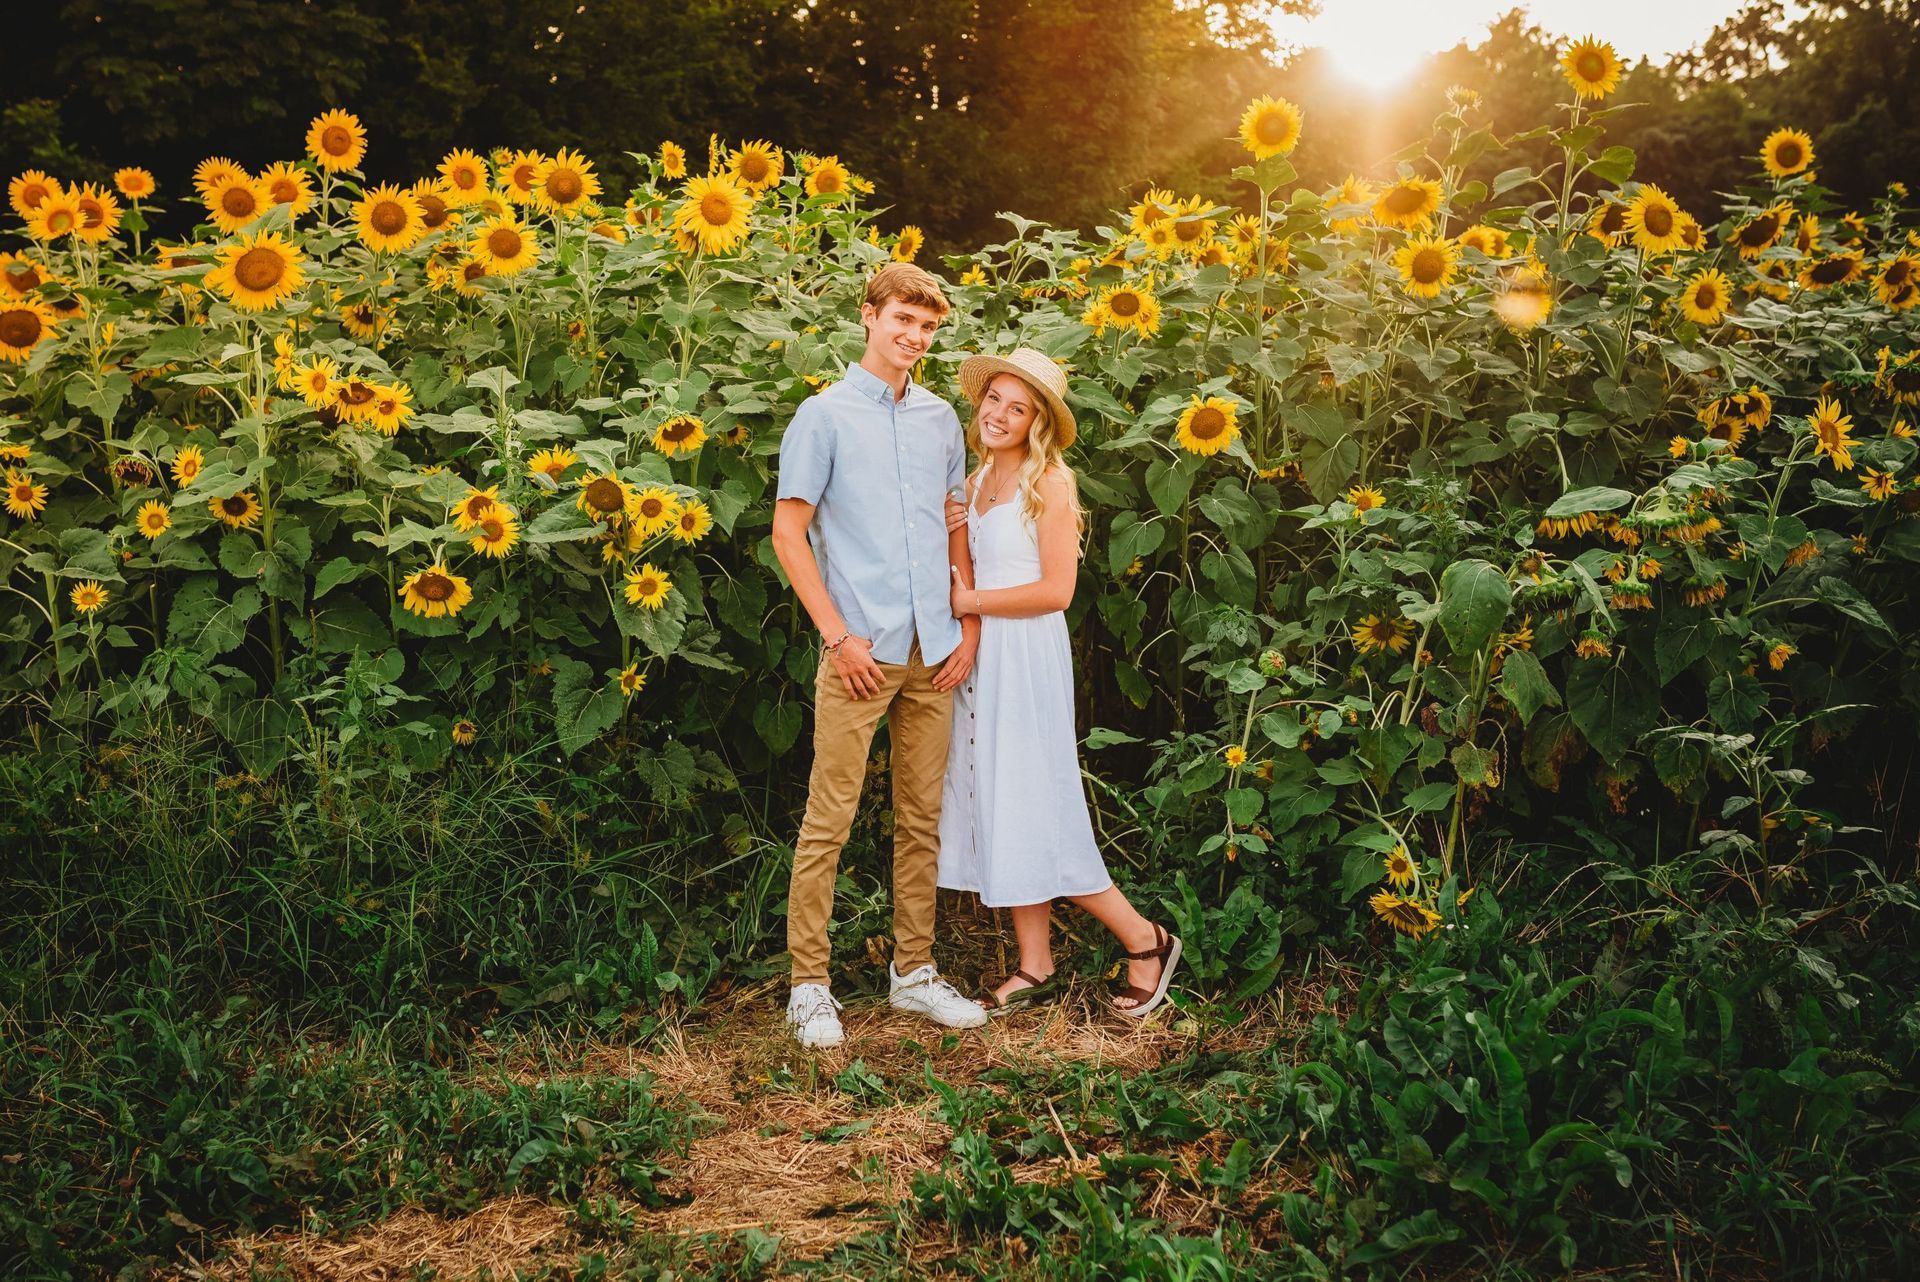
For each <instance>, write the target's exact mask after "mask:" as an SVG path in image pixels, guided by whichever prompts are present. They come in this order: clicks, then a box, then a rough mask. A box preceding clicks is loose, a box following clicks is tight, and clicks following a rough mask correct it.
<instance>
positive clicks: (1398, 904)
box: [1367, 890, 1440, 939]
mask: <svg viewBox="0 0 1920 1282" xmlns="http://www.w3.org/2000/svg"><path fill="white" fill-rule="evenodd" d="M1367 905H1368V907H1370V908H1372V909H1373V915H1374V916H1376V917H1378V918H1379V919H1380V920H1381V921H1383V922H1385V923H1386V924H1387V925H1389V926H1391V927H1392V928H1393V929H1394V930H1395V931H1397V932H1399V933H1400V934H1402V935H1406V936H1407V937H1408V938H1410V939H1419V938H1420V937H1421V936H1422V935H1426V934H1429V933H1431V932H1432V931H1433V929H1434V927H1436V926H1438V925H1439V924H1440V914H1439V913H1437V912H1435V911H1434V910H1433V909H1431V908H1429V907H1427V905H1426V904H1424V903H1422V902H1420V901H1419V900H1417V899H1407V898H1403V897H1401V896H1399V895H1396V894H1394V893H1393V892H1392V891H1390V890H1381V891H1376V892H1375V893H1374V894H1373V895H1372V896H1370V897H1369V898H1368V899H1367Z"/></svg>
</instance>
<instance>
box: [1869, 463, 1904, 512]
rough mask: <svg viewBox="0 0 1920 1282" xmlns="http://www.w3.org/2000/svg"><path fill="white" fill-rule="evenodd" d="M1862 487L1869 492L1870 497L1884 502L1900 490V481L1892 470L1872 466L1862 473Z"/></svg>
mask: <svg viewBox="0 0 1920 1282" xmlns="http://www.w3.org/2000/svg"><path fill="white" fill-rule="evenodd" d="M1860 488H1861V489H1863V490H1865V491H1866V492H1867V495H1868V497H1869V498H1875V499H1878V500H1880V501H1881V502H1883V503H1884V502H1885V501H1886V500H1888V499H1890V498H1892V497H1893V496H1894V495H1895V494H1897V493H1899V492H1900V482H1899V481H1897V480H1895V479H1894V476H1893V474H1892V473H1891V472H1882V471H1880V470H1879V469H1878V468H1872V467H1870V468H1867V469H1866V470H1865V471H1863V472H1862V473H1861V474H1860Z"/></svg>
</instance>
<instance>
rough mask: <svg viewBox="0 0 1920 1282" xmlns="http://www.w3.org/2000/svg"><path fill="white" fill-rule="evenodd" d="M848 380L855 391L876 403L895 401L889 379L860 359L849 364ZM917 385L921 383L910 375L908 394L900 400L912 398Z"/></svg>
mask: <svg viewBox="0 0 1920 1282" xmlns="http://www.w3.org/2000/svg"><path fill="white" fill-rule="evenodd" d="M847 382H848V383H849V384H851V385H852V386H853V390H854V391H856V392H859V393H860V394H861V395H862V396H864V397H866V398H867V399H868V400H870V401H873V402H875V403H876V404H879V405H891V404H893V403H894V401H893V388H892V387H890V386H888V384H887V380H885V379H884V378H881V377H880V376H879V375H878V374H875V373H874V372H873V371H872V370H869V369H868V368H867V367H866V366H864V365H862V364H861V363H860V362H858V361H854V362H853V363H852V364H850V365H848V366H847ZM917 387H919V384H918V383H916V382H914V381H913V376H912V375H908V376H907V392H906V395H904V396H902V397H901V398H900V402H901V403H902V404H905V403H906V402H907V401H910V400H912V399H913V393H914V389H915V388H917Z"/></svg>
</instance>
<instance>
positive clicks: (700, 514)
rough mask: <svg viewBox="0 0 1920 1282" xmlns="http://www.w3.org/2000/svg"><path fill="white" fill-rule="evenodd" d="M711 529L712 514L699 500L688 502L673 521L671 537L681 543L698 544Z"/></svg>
mask: <svg viewBox="0 0 1920 1282" xmlns="http://www.w3.org/2000/svg"><path fill="white" fill-rule="evenodd" d="M711 529H713V513H712V512H710V511H708V510H707V505H706V504H705V503H702V502H701V501H700V500H699V499H693V500H690V501H689V502H688V503H687V505H686V506H685V507H683V508H681V509H680V515H679V516H677V517H675V518H674V521H673V537H674V538H676V539H678V540H679V541H680V542H682V543H698V542H699V541H700V540H701V539H704V538H706V537H707V532H708V531H709V530H711Z"/></svg>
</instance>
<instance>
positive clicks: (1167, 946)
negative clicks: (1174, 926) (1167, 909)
mask: <svg viewBox="0 0 1920 1282" xmlns="http://www.w3.org/2000/svg"><path fill="white" fill-rule="evenodd" d="M1153 937H1154V938H1155V939H1156V940H1158V941H1159V943H1158V945H1157V946H1156V947H1153V948H1149V949H1147V950H1146V951H1145V952H1141V953H1128V954H1127V956H1128V957H1130V958H1131V959H1133V960H1134V961H1150V960H1152V959H1153V958H1155V957H1165V956H1166V955H1167V954H1168V953H1170V952H1172V951H1173V937H1172V936H1171V935H1169V934H1167V932H1166V931H1164V930H1162V929H1161V928H1160V927H1159V926H1158V925H1157V924H1156V925H1155V926H1154V928H1153Z"/></svg>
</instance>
